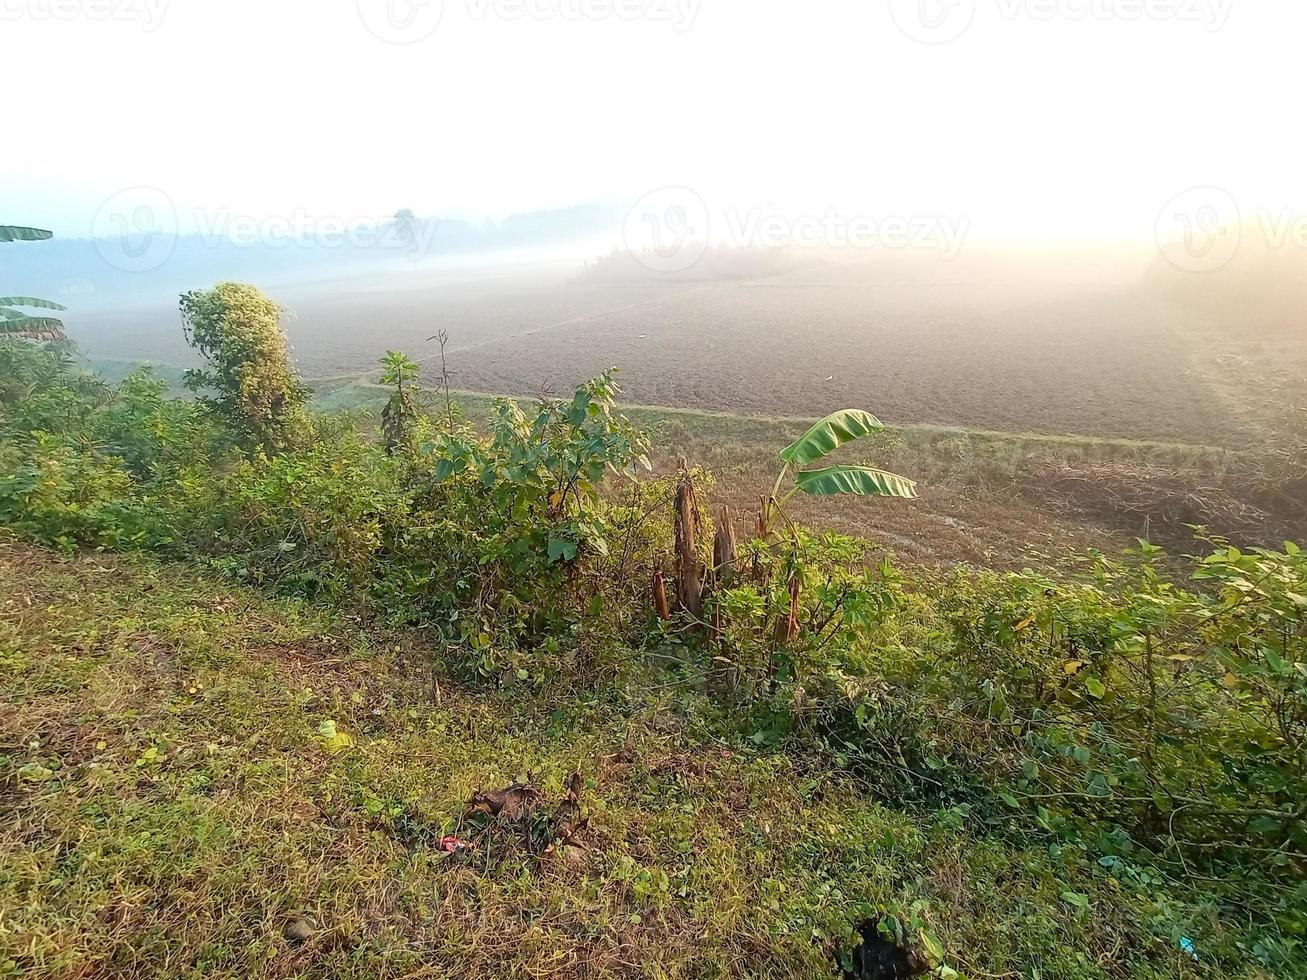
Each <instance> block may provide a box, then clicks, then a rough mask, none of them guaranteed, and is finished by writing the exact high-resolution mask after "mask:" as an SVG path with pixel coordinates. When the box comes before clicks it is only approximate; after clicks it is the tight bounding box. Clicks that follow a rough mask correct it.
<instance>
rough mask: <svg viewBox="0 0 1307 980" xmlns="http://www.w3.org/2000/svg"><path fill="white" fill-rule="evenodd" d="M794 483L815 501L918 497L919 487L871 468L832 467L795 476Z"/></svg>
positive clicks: (905, 479)
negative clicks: (841, 496)
mask: <svg viewBox="0 0 1307 980" xmlns="http://www.w3.org/2000/svg"><path fill="white" fill-rule="evenodd" d="M794 482H795V483H796V484H797V486H798V488H799V489H800V490H802V491H803V492H804V493H806V494H809V495H811V496H813V497H833V496H835V495H836V494H842V493H856V494H862V495H864V496H871V497H907V498H909V499H911V498H913V497H916V495H917V485H916V483H914V482H913V481H912V480H909V479H907V478H906V477H902V476H899V475H898V474H896V473H887V472H885V471H884V470H874V469H872V468H871V467H870V466H829V467H827V468H826V469H824V470H809V471H808V472H806V473H796V474H795V475H794Z"/></svg>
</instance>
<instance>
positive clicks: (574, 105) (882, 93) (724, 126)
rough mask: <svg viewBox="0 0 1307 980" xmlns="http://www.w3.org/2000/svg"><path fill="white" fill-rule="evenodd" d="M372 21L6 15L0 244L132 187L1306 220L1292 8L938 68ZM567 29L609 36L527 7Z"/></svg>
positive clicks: (720, 30) (464, 4)
mask: <svg viewBox="0 0 1307 980" xmlns="http://www.w3.org/2000/svg"><path fill="white" fill-rule="evenodd" d="M359 2H362V3H364V4H365V5H368V6H369V7H370V8H371V9H370V10H369V14H370V15H372V16H376V17H380V16H384V14H385V10H384V6H385V4H386V3H387V2H392V3H395V4H398V5H402V4H404V3H407V2H409V0H0V38H3V40H4V51H5V57H6V72H5V78H6V81H5V86H4V89H5V92H6V98H5V99H4V103H5V107H4V113H3V118H4V121H5V130H6V134H7V135H6V139H5V152H4V153H3V154H2V155H0V219H3V220H5V221H7V222H13V223H27V224H36V225H42V226H46V227H52V228H54V229H55V231H56V233H57V234H59V235H60V236H79V235H86V234H89V233H90V230H91V225H92V219H93V216H94V215H95V213H96V211H97V209H98V208H99V207H100V205H101V204H102V203H103V202H104V201H105V200H106V199H107V198H109V197H110V196H112V195H114V194H115V193H116V192H118V191H120V190H122V189H124V188H130V187H136V186H140V185H146V186H150V187H154V188H159V189H160V190H162V191H163V192H164V193H165V194H166V195H167V196H168V197H169V198H171V199H172V201H173V202H175V204H176V206H177V208H178V211H179V212H180V213H181V214H182V215H188V214H193V213H194V211H195V209H203V210H209V211H213V210H217V209H221V208H227V209H229V210H230V211H231V212H233V213H236V214H244V215H251V216H254V217H256V218H258V217H264V216H269V215H284V214H289V213H291V212H293V211H295V210H297V209H298V210H302V211H307V212H308V213H310V214H317V215H332V216H338V217H344V218H350V217H357V216H361V215H374V214H388V213H390V212H392V211H393V210H395V209H396V208H399V207H411V208H413V209H414V210H415V211H417V212H418V213H419V214H423V215H424V214H433V213H458V214H463V215H468V216H482V215H488V216H502V215H504V214H507V213H509V212H512V211H518V210H529V209H534V208H538V207H553V206H562V205H567V204H573V203H580V202H586V201H595V200H601V199H602V200H612V201H617V202H620V201H623V200H633V199H635V198H638V197H639V196H640V195H642V194H644V193H646V192H647V191H650V190H652V189H654V188H657V187H661V186H663V185H668V184H680V185H686V186H689V187H692V188H694V189H695V190H696V191H698V192H699V193H700V194H702V195H703V196H704V198H705V199H707V200H708V201H709V202H710V204H711V205H712V206H713V207H715V208H716V207H720V206H725V205H727V204H738V205H745V206H748V205H754V204H764V205H770V206H774V207H776V208H779V209H782V210H785V211H788V212H791V213H797V212H802V211H805V210H813V209H820V208H824V207H827V206H834V207H837V208H840V209H846V210H857V211H859V212H862V213H871V214H877V215H890V214H895V215H912V214H922V213H950V214H965V215H967V216H969V217H970V219H971V221H972V228H973V232H972V234H973V237H978V238H984V237H987V236H996V237H997V236H1005V235H1011V234H1018V233H1019V234H1028V235H1056V236H1058V237H1064V238H1075V237H1079V236H1093V237H1103V236H1121V237H1132V238H1133V237H1146V236H1147V235H1149V234H1151V233H1152V231H1153V227H1154V222H1155V219H1156V217H1157V214H1158V212H1159V209H1161V208H1162V207H1163V205H1164V204H1165V203H1166V202H1167V201H1168V200H1169V199H1170V198H1172V197H1173V196H1174V195H1176V194H1177V193H1179V192H1181V191H1184V190H1185V189H1187V188H1190V187H1193V186H1196V185H1215V186H1218V187H1221V188H1224V189H1226V190H1228V191H1230V192H1231V193H1232V194H1233V196H1234V197H1235V199H1236V200H1237V201H1238V202H1239V203H1240V205H1241V206H1243V207H1244V209H1245V210H1251V209H1254V208H1259V207H1273V208H1282V207H1299V208H1300V207H1303V206H1304V205H1305V204H1307V153H1304V150H1307V123H1305V122H1304V119H1307V112H1305V111H1304V104H1305V103H1307V98H1305V96H1307V81H1305V79H1304V75H1305V74H1307V69H1304V64H1305V63H1307V62H1305V61H1304V53H1303V44H1304V41H1305V40H1307V3H1304V2H1303V0H975V2H976V4H977V10H976V12H975V15H974V21H973V23H972V25H971V27H970V28H969V29H968V30H967V31H966V32H965V33H963V34H962V35H961V36H960V37H958V38H956V39H955V40H952V41H950V42H948V43H940V44H924V43H920V42H918V41H916V40H913V39H911V38H910V37H908V36H907V35H906V34H905V33H904V32H903V31H902V30H900V29H899V28H898V27H897V26H896V22H895V19H894V13H895V11H897V12H898V14H899V16H900V17H901V18H903V17H907V18H911V17H912V16H914V12H915V10H916V9H917V4H918V2H924V3H925V5H926V7H925V9H926V12H927V14H934V13H938V12H943V13H947V12H948V11H949V10H950V9H952V8H950V7H949V6H948V5H949V4H950V3H952V4H959V5H960V6H959V7H958V8H957V11H960V12H961V14H965V13H966V5H967V3H968V2H970V0H903V2H902V3H899V2H898V0H444V10H443V17H442V19H441V21H440V23H439V26H438V27H436V29H435V30H434V31H433V32H432V33H431V34H430V36H429V37H427V38H426V39H425V40H422V41H419V42H417V43H411V44H405V45H398V44H391V43H386V42H384V41H382V40H379V39H378V38H377V37H375V36H374V35H373V34H372V33H370V32H369V30H368V29H367V27H366V26H365V24H364V18H363V17H362V16H360V12H359V9H358V3H359ZM429 2H436V0H429ZM514 3H525V6H526V7H527V10H528V12H527V13H526V14H524V15H523V16H522V17H520V18H509V17H506V16H503V14H506V13H509V12H511V11H512V10H513V9H515V8H514V7H513V4H514ZM633 3H634V4H636V5H643V6H644V7H647V8H648V12H649V13H650V16H648V17H645V18H643V19H637V20H629V19H623V18H619V17H616V16H602V15H603V14H604V12H605V11H612V10H613V8H614V6H617V7H618V9H621V10H627V9H630V6H631V4H633ZM161 4H162V10H161V11H159V10H158V9H155V8H158V7H159V5H161ZM686 5H688V6H689V8H690V9H689V11H687V10H686V9H685V8H686ZM941 5H942V6H941ZM891 7H894V8H895V9H894V10H892V9H891ZM933 8H938V9H933ZM396 10H397V13H398V14H400V15H402V14H404V13H405V10H403V9H402V6H401V7H397V8H396ZM560 10H562V11H566V12H568V13H569V14H575V13H576V12H577V11H586V10H588V11H589V12H590V14H591V15H598V16H591V17H589V18H585V17H582V18H580V19H577V18H576V17H574V16H567V17H564V16H555V17H551V18H545V17H541V16H534V15H533V14H532V13H530V11H535V12H537V13H540V12H547V11H555V12H557V11H560ZM160 12H161V14H162V19H161V22H160V23H159V24H158V25H157V27H156V28H155V29H154V30H151V31H147V30H146V29H145V25H144V24H143V23H142V20H143V19H144V18H146V17H154V16H158V15H159V13H160ZM1132 13H1134V14H1138V15H1137V16H1131V14H1132ZM106 14H108V15H111V16H106ZM687 14H693V19H692V22H690V23H688V24H687V23H684V22H683V21H684V19H685V18H686V17H687ZM421 16H425V11H423V10H419V17H421ZM129 18H130V19H129ZM1222 20H1224V22H1223V26H1222V25H1221V23H1220V22H1221V21H1222ZM416 23H419V24H420V23H421V21H420V20H419V21H417V22H416ZM945 23H946V24H950V23H954V22H948V21H945ZM1218 26H1219V29H1214V28H1217V27H1218ZM186 223H187V222H186V219H185V218H183V224H184V225H185V224H186ZM184 230H186V229H184Z"/></svg>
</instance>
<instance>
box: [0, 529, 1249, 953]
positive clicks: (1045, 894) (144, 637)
mask: <svg viewBox="0 0 1307 980" xmlns="http://www.w3.org/2000/svg"><path fill="white" fill-rule="evenodd" d="M432 655H433V654H432V651H431V650H430V649H429V648H428V647H427V645H426V643H425V639H424V637H422V636H419V635H413V634H406V633H392V632H380V631H377V630H375V629H371V628H368V627H366V626H364V625H361V624H360V623H359V622H357V621H355V620H352V619H349V618H345V617H334V616H332V615H330V614H328V613H325V612H322V611H320V610H317V611H315V610H313V609H310V608H308V607H305V606H303V605H301V604H298V603H295V602H291V601H274V600H271V599H268V598H266V597H264V596H261V595H259V594H257V593H255V592H253V591H250V590H247V589H245V588H242V587H237V586H233V585H231V584H229V583H227V582H225V581H221V580H219V579H217V578H215V577H213V576H211V575H210V574H208V573H206V572H204V571H203V570H201V569H198V568H195V567H191V566H185V565H164V564H156V563H154V562H152V561H146V560H136V561H129V560H127V559H124V558H120V557H113V556H107V555H97V554H84V555H82V556H81V557H78V558H74V559H71V560H67V561H64V560H60V559H58V558H57V557H56V556H54V555H53V554H52V553H50V552H46V551H43V550H41V549H37V548H33V547H30V546H26V545H20V544H16V543H4V544H0V690H2V691H3V699H2V700H0V753H2V754H0V802H3V807H4V813H5V819H4V821H3V822H0V974H3V975H14V976H18V975H21V976H24V977H41V978H56V977H59V978H62V977H95V976H110V975H113V976H132V977H170V978H171V977H199V976H204V977H250V976H269V977H273V976H275V977H326V976H332V977H335V976H341V977H400V976H430V977H441V976H565V977H571V976H576V977H582V976H585V977H593V976H648V977H693V978H700V977H718V976H769V977H775V976H795V977H813V976H830V975H834V973H835V966H834V964H835V956H836V953H837V951H838V950H839V949H840V948H847V947H848V946H849V944H850V934H849V926H850V924H851V923H852V922H854V921H855V920H857V919H859V918H861V917H862V916H865V915H867V914H869V913H875V912H877V911H893V912H895V913H896V914H899V915H901V916H904V917H906V915H907V914H908V912H909V910H910V909H911V908H912V907H913V906H914V903H915V904H916V907H917V909H918V914H919V915H920V916H921V918H922V919H923V920H924V923H925V925H926V926H927V928H929V930H930V931H931V932H933V933H934V934H936V935H937V936H938V937H939V939H940V940H941V942H942V944H943V946H944V947H945V949H946V951H947V961H948V963H949V964H950V966H951V967H952V968H954V969H956V970H958V971H961V972H963V973H965V974H967V975H970V976H975V977H982V976H1013V977H1015V976H1026V977H1033V976H1042V977H1049V978H1051V977H1059V978H1062V977H1118V976H1135V977H1174V976H1185V975H1190V974H1192V973H1194V971H1195V969H1196V967H1195V966H1194V965H1193V964H1192V963H1191V961H1190V960H1189V959H1188V957H1187V956H1186V955H1185V954H1183V953H1181V952H1180V951H1179V950H1178V949H1176V948H1174V946H1173V945H1171V944H1170V943H1168V942H1165V941H1163V940H1160V939H1156V938H1150V936H1149V930H1148V928H1147V925H1148V924H1147V915H1148V914H1149V912H1148V909H1146V908H1144V907H1142V906H1141V905H1140V904H1139V903H1140V900H1139V898H1138V896H1137V895H1136V894H1135V893H1133V892H1128V891H1126V890H1125V889H1124V888H1122V887H1120V886H1119V885H1118V884H1117V883H1116V882H1115V881H1114V880H1113V879H1112V878H1111V877H1110V876H1109V875H1108V874H1107V873H1105V872H1104V871H1103V870H1102V869H1100V868H1098V867H1097V865H1096V864H1094V863H1093V862H1090V861H1088V860H1087V859H1086V858H1085V857H1084V856H1083V854H1081V853H1080V852H1078V851H1075V850H1073V849H1060V848H1058V847H1056V846H1050V845H1049V844H1048V843H1046V842H1041V841H1033V840H1032V841H1026V842H1018V841H1014V840H1012V839H1009V838H1008V837H1007V836H1005V835H1004V834H1003V833H1002V832H1001V828H999V829H993V828H986V827H985V826H982V825H972V824H971V823H970V822H969V821H968V819H967V818H966V816H965V815H964V814H959V813H957V812H955V811H949V810H945V811H939V812H931V811H921V810H909V809H905V808H900V807H897V806H895V805H894V801H892V800H883V799H875V798H872V797H871V796H869V795H867V794H866V793H865V792H864V791H863V790H862V789H861V788H860V787H859V786H858V785H857V784H856V783H855V782H851V781H850V780H849V779H848V778H845V777H841V776H838V775H836V774H834V773H833V772H830V771H827V770H825V769H823V768H821V767H820V766H819V765H818V764H817V763H816V762H815V761H807V762H804V761H801V757H791V756H788V755H785V754H782V753H780V752H776V751H768V750H762V749H760V748H758V747H757V746H755V744H754V743H753V741H751V740H750V739H749V738H748V737H746V734H745V733H741V734H740V735H738V736H735V735H727V734H722V733H726V732H730V731H732V726H731V724H730V721H731V719H730V718H729V716H728V714H727V712H726V709H724V708H723V707H721V706H719V705H717V704H716V703H715V702H714V701H713V700H711V699H708V698H706V697H704V696H702V694H701V693H700V692H698V691H696V690H695V689H694V688H693V687H687V686H686V685H685V684H683V683H681V682H680V681H679V680H678V677H679V675H677V674H675V673H667V674H664V673H660V672H658V671H657V670H654V669H652V668H647V667H644V668H636V667H630V668H628V669H629V670H630V673H627V674H623V675H620V676H618V677H616V678H615V679H612V680H604V681H602V682H596V684H595V686H594V688H593V689H592V690H585V689H577V688H576V687H574V686H569V687H567V688H566V689H562V690H552V689H544V690H537V689H532V688H528V687H522V688H518V689H512V690H504V691H494V690H485V689H478V690H466V689H460V688H458V687H457V686H455V685H453V684H451V683H450V682H449V681H448V680H442V679H441V678H440V676H439V674H435V675H434V676H433V671H432V668H431V658H432ZM641 662H645V663H647V662H648V661H647V660H642V661H641ZM631 663H633V664H634V663H636V661H635V660H634V659H632V660H631ZM326 721H332V722H334V723H335V724H336V726H337V727H338V730H339V731H341V732H344V733H347V734H348V735H349V736H350V737H351V738H352V744H351V745H349V746H348V747H346V748H345V749H344V750H343V751H340V752H339V753H337V754H332V753H331V752H329V751H328V750H327V749H326V748H325V747H324V744H323V739H322V738H321V737H320V734H319V732H320V726H321V725H322V723H323V722H326ZM573 771H576V772H579V773H580V774H581V777H582V780H583V783H584V788H583V790H582V795H581V802H582V807H583V809H584V811H585V813H586V815H587V816H588V817H589V819H590V826H589V828H588V830H587V831H585V832H584V833H583V835H582V836H581V837H580V838H579V840H578V846H577V847H575V848H572V849H566V850H564V851H561V852H559V851H556V852H554V853H549V854H543V855H541V854H536V853H534V852H533V851H532V850H531V849H529V848H526V847H524V846H522V845H521V844H520V843H518V842H515V840H514V838H513V835H512V834H511V833H509V832H508V831H507V830H505V829H504V828H496V827H495V826H493V825H492V826H491V827H490V828H489V829H487V830H484V831H482V832H480V833H479V832H478V829H477V827H476V826H473V824H472V823H470V822H467V821H462V820H461V819H460V818H461V817H462V815H463V812H464V808H465V803H466V801H467V800H468V799H469V797H470V795H471V794H472V793H473V791H475V790H478V789H489V788H494V787H498V786H503V785H505V784H507V783H508V782H510V781H511V780H513V779H514V778H515V777H517V776H519V775H523V776H525V775H526V774H530V779H531V780H532V782H533V784H534V785H536V786H538V787H539V788H540V789H541V790H542V791H543V792H544V794H545V796H546V798H547V799H548V800H549V801H550V802H551V803H552V801H554V800H556V799H557V798H558V797H559V795H560V793H561V787H562V785H563V782H564V780H565V779H566V778H567V776H568V774H569V773H571V772H573ZM450 832H452V833H457V834H460V835H461V836H463V837H465V838H467V839H469V840H472V841H473V843H474V847H473V850H472V851H471V852H470V854H469V855H468V856H466V857H460V858H454V857H450V856H447V855H445V854H444V853H443V852H441V851H440V850H439V849H438V848H435V847H433V846H432V844H433V842H434V841H435V840H437V839H439V837H440V835H441V834H444V833H450ZM1067 896H1073V897H1077V900H1076V901H1075V902H1073V901H1071V900H1069V899H1068V897H1067ZM1078 896H1084V897H1085V900H1086V902H1087V904H1086V905H1085V906H1084V907H1083V908H1081V907H1080V906H1079V905H1078V901H1079V900H1078ZM298 916H307V917H308V918H309V919H310V920H311V922H312V934H311V936H310V938H309V939H308V940H307V942H304V943H303V944H302V945H299V944H295V943H292V942H291V941H290V940H288V939H287V938H286V937H285V936H284V935H283V930H284V928H285V926H286V924H287V922H288V921H291V920H292V919H294V918H295V917H298ZM1248 975H1249V976H1256V975H1257V974H1256V973H1250V974H1248Z"/></svg>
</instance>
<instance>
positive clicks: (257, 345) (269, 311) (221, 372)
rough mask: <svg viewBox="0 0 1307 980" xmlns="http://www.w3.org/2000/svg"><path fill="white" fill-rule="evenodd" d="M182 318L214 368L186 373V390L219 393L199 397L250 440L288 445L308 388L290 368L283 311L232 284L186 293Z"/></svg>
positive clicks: (272, 445)
mask: <svg viewBox="0 0 1307 980" xmlns="http://www.w3.org/2000/svg"><path fill="white" fill-rule="evenodd" d="M181 313H182V322H183V329H184V330H185V331H186V341H187V343H189V344H190V345H191V346H192V347H194V348H195V349H196V350H198V351H199V352H200V353H201V354H203V355H204V357H205V359H206V360H208V362H209V364H210V370H207V371H199V370H193V369H192V370H189V371H187V372H186V386H187V387H188V388H190V389H191V391H194V392H197V393H198V392H199V391H200V390H201V389H204V388H208V389H212V390H213V391H214V392H216V396H214V397H203V398H201V400H202V401H203V402H205V403H206V404H207V405H209V406H210V407H211V408H212V409H213V410H214V411H216V412H217V413H218V414H219V415H221V416H223V417H224V418H226V419H227V420H228V421H229V422H231V423H232V424H233V425H235V426H236V427H237V429H238V430H240V431H241V432H243V433H244V434H245V435H246V437H247V438H248V440H249V441H250V442H251V443H253V444H255V445H257V446H259V447H261V448H264V449H267V450H271V451H277V450H279V449H282V448H284V447H285V446H286V445H287V443H288V442H289V441H290V439H291V437H292V435H293V430H294V428H295V425H296V423H297V422H298V421H299V420H300V418H301V416H302V410H303V407H304V405H305V403H306V402H307V401H308V397H309V390H308V388H306V387H305V385H304V384H303V382H301V381H300V379H299V377H298V376H297V375H296V374H295V371H294V369H293V368H292V367H291V365H290V360H289V356H288V353H287V346H286V335H285V334H284V333H283V332H282V330H281V325H280V320H281V307H279V306H278V305H277V304H276V303H274V302H273V301H272V300H270V299H268V297H266V296H264V295H263V293H261V292H260V291H259V290H258V289H256V288H255V287H253V286H249V285H246V284H244V283H237V282H226V283H222V284H220V285H218V286H215V287H214V288H213V289H209V290H206V291H203V292H189V293H183V294H182V297H181Z"/></svg>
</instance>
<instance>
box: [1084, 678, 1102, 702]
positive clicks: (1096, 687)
mask: <svg viewBox="0 0 1307 980" xmlns="http://www.w3.org/2000/svg"><path fill="white" fill-rule="evenodd" d="M1085 690H1087V691H1088V692H1089V696H1090V697H1091V698H1094V699H1095V700H1096V701H1101V700H1102V699H1103V698H1104V697H1105V696H1106V695H1107V685H1106V684H1104V683H1103V682H1102V681H1101V680H1099V679H1098V678H1097V677H1086V678H1085Z"/></svg>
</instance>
